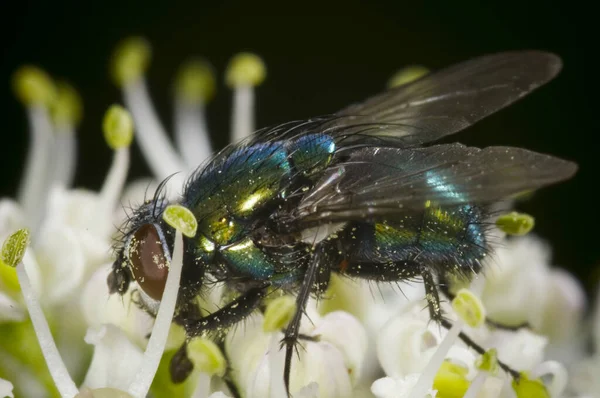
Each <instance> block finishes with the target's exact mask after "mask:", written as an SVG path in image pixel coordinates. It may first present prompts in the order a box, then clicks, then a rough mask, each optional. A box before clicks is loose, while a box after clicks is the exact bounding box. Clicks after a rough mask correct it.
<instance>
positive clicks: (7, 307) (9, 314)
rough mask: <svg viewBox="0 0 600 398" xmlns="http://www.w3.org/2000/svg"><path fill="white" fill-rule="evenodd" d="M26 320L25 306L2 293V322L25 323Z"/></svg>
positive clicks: (0, 311) (0, 318) (0, 320)
mask: <svg viewBox="0 0 600 398" xmlns="http://www.w3.org/2000/svg"><path fill="white" fill-rule="evenodd" d="M0 266H2V265H0ZM25 318H26V312H25V310H24V308H23V306H22V305H21V304H20V303H18V302H16V301H14V300H13V299H11V298H10V296H7V295H6V294H4V293H2V292H0V322H19V321H24V320H25Z"/></svg>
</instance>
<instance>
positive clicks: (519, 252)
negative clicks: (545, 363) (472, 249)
mask: <svg viewBox="0 0 600 398" xmlns="http://www.w3.org/2000/svg"><path fill="white" fill-rule="evenodd" d="M550 254H551V253H550V249H549V247H548V245H547V244H546V243H544V242H542V241H541V240H540V239H539V238H537V237H535V236H532V235H528V236H525V237H521V238H516V239H511V240H508V241H506V242H505V243H504V244H503V247H499V248H497V249H496V251H495V252H494V254H493V255H492V256H490V258H489V261H487V262H486V269H487V271H486V283H485V289H484V291H483V294H482V300H483V302H484V303H485V307H486V309H487V311H488V314H489V316H490V318H491V319H493V320H495V321H497V322H502V323H504V324H507V325H519V324H523V323H525V322H527V323H529V324H530V325H531V326H532V327H533V329H534V330H536V331H538V332H540V333H543V334H544V335H546V336H549V337H550V338H552V339H554V340H557V341H564V340H567V339H570V338H572V337H573V336H574V335H575V334H576V333H577V332H578V328H579V324H580V321H581V318H582V316H583V311H584V310H585V294H584V292H583V289H582V287H581V285H580V283H579V282H577V280H576V279H575V278H574V277H573V276H572V275H570V274H568V273H566V272H565V271H563V270H561V269H557V268H553V267H551V265H550Z"/></svg>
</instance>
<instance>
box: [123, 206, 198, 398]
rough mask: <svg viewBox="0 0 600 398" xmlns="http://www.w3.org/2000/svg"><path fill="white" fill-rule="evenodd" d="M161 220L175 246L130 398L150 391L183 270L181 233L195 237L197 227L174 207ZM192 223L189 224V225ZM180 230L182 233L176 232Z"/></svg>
mask: <svg viewBox="0 0 600 398" xmlns="http://www.w3.org/2000/svg"><path fill="white" fill-rule="evenodd" d="M163 219H164V220H165V222H167V223H168V224H169V225H171V226H172V227H173V228H176V232H175V244H174V248H173V256H172V258H171V262H170V267H169V274H168V276H167V282H166V284H165V291H164V293H163V295H162V299H161V302H160V307H159V309H158V314H157V315H156V321H155V322H154V328H153V329H152V335H151V336H150V340H149V341H148V345H147V347H146V351H145V352H144V359H143V361H142V366H141V367H140V369H139V371H138V372H137V373H136V376H135V378H134V380H133V381H132V383H131V384H130V386H129V388H128V392H129V393H130V394H131V395H133V396H134V397H140V398H141V397H145V396H146V394H147V393H148V390H149V389H150V385H151V384H152V380H153V379H154V375H155V374H156V370H157V369H158V364H159V362H160V359H161V357H162V354H163V352H164V349H165V345H166V343H167V338H168V336H169V330H170V329H171V322H172V320H173V314H174V313H175V305H176V304H177V293H178V291H179V281H180V279H181V268H182V266H183V236H182V233H183V234H185V235H186V236H188V234H190V233H192V232H193V234H192V236H194V235H195V233H196V228H197V223H196V222H195V218H194V215H193V214H192V213H191V212H190V211H189V210H188V209H186V208H184V207H182V206H178V205H172V206H168V207H167V208H166V209H165V212H164V213H163ZM192 220H193V221H192ZM179 226H184V230H180V229H177V228H178V227H179Z"/></svg>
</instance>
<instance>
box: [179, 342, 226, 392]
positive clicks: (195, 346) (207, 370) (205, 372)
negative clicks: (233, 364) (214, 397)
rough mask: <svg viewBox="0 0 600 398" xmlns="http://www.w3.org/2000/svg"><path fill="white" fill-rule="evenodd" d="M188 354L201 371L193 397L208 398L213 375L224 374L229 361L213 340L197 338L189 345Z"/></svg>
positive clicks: (196, 368)
mask: <svg viewBox="0 0 600 398" xmlns="http://www.w3.org/2000/svg"><path fill="white" fill-rule="evenodd" d="M187 354H188V357H189V359H190V361H192V363H193V364H194V369H195V370H198V371H200V375H199V379H198V385H197V387H196V390H195V391H194V394H193V396H192V397H193V398H207V397H208V396H209V394H210V380H211V378H212V376H214V375H216V376H223V375H225V371H226V370H227V361H226V360H225V357H224V356H223V353H222V352H221V350H220V349H219V347H218V346H217V345H216V344H215V343H213V342H212V341H211V340H208V339H204V338H195V339H193V340H192V341H190V343H189V344H188V345H187Z"/></svg>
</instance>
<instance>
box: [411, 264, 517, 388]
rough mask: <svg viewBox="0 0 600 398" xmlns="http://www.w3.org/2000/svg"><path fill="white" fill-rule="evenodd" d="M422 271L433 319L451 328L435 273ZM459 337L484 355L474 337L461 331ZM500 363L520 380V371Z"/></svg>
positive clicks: (483, 350) (482, 349) (500, 364)
mask: <svg viewBox="0 0 600 398" xmlns="http://www.w3.org/2000/svg"><path fill="white" fill-rule="evenodd" d="M421 272H422V275H423V284H424V285H425V298H426V300H427V306H428V307H429V314H430V316H431V319H433V320H435V321H436V322H438V323H439V324H440V325H442V326H443V327H444V328H446V329H450V328H451V327H452V322H450V321H449V320H447V319H446V318H444V315H443V312H442V309H441V306H440V297H439V294H438V289H439V284H436V283H435V280H434V278H433V275H432V274H431V272H429V271H428V270H427V269H425V268H423V269H422V271H421ZM458 338H460V339H461V340H462V341H463V342H464V343H465V344H466V345H467V347H469V348H471V349H473V350H475V352H477V353H478V354H480V355H483V354H484V353H485V349H484V348H483V347H482V346H480V345H479V344H477V343H476V342H475V341H473V339H471V338H470V337H469V336H468V335H467V334H466V333H463V332H460V333H459V335H458ZM498 365H499V366H500V368H502V369H503V370H504V371H505V372H507V373H508V374H510V375H511V376H512V377H513V379H515V380H519V377H520V375H519V372H518V371H516V370H514V369H513V368H511V367H510V366H508V365H507V364H505V363H504V362H502V361H498Z"/></svg>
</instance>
